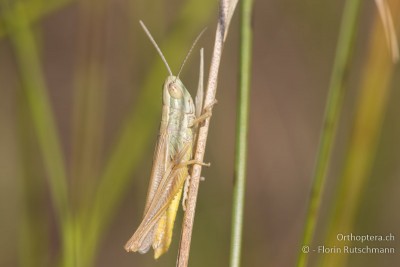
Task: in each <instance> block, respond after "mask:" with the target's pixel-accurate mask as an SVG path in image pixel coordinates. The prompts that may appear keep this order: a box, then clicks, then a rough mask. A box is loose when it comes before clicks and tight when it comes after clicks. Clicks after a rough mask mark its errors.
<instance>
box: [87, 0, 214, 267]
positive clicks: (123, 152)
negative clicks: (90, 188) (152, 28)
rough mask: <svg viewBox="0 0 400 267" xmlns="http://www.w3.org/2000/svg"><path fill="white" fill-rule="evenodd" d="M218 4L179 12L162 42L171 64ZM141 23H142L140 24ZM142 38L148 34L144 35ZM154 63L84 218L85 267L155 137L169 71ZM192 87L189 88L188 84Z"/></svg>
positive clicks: (190, 5) (176, 63)
mask: <svg viewBox="0 0 400 267" xmlns="http://www.w3.org/2000/svg"><path fill="white" fill-rule="evenodd" d="M215 5H216V3H214V1H211V0H208V1H203V2H198V1H195V0H191V1H188V2H187V3H186V4H185V6H184V7H183V8H182V10H181V11H180V16H179V19H178V20H177V22H176V25H177V26H176V27H174V29H176V30H175V31H173V32H171V34H170V35H169V36H168V37H167V38H166V41H165V42H164V43H162V44H161V47H162V50H163V53H164V54H165V55H166V56H167V57H168V60H169V64H170V65H171V67H172V68H173V69H174V66H175V68H176V69H177V68H178V66H179V64H180V63H181V60H182V54H181V51H186V50H187V49H188V47H190V44H191V42H192V41H193V38H194V36H193V34H194V33H196V32H197V30H198V29H201V28H202V27H204V24H205V22H206V20H207V19H208V18H209V16H210V15H211V12H209V11H210V10H213V9H214V8H215ZM137 25H139V23H138V24H137ZM143 38H145V36H144V35H143ZM154 58H156V60H155V63H154V64H153V68H152V69H151V71H150V72H149V74H148V75H147V76H146V78H145V79H144V83H143V87H142V91H141V93H140V95H139V97H138V99H137V101H136V102H135V103H134V104H135V107H134V109H133V110H132V113H131V114H130V115H129V117H128V118H127V120H126V122H125V124H124V126H123V127H122V130H121V132H120V136H119V137H118V139H117V140H116V142H115V146H114V149H113V150H112V152H111V156H110V158H109V159H108V161H107V164H106V166H105V168H104V172H103V174H102V177H101V180H100V185H99V188H98V190H97V191H96V195H95V199H94V204H93V207H92V208H91V209H90V212H89V213H87V214H82V220H83V221H84V222H87V225H86V227H85V229H86V230H87V232H86V233H87V235H88V236H87V238H86V239H85V247H86V248H85V252H84V254H85V257H86V259H85V260H84V264H85V266H86V265H87V266H90V265H91V261H92V260H93V254H94V253H95V250H96V247H97V246H98V243H99V239H100V234H101V232H102V231H103V230H104V228H105V226H106V225H107V224H108V223H109V221H110V219H111V216H112V214H113V211H114V210H115V207H116V206H117V205H118V204H119V202H120V201H121V200H122V198H123V196H124V195H125V193H126V191H127V190H128V188H129V184H130V183H131V181H132V178H131V176H130V175H131V174H132V171H133V170H134V169H135V168H136V167H137V166H138V164H139V163H140V161H141V156H142V152H143V151H144V150H145V149H148V148H149V146H148V145H149V143H150V141H151V138H150V137H151V136H155V135H154V134H153V133H155V130H156V127H157V120H159V116H160V111H161V101H160V99H161V89H160V88H161V86H162V82H163V79H164V78H165V75H166V71H165V67H164V65H163V64H162V62H161V61H160V60H159V59H158V58H157V57H156V56H155V57H154ZM189 88H190V87H189ZM189 90H190V89H189Z"/></svg>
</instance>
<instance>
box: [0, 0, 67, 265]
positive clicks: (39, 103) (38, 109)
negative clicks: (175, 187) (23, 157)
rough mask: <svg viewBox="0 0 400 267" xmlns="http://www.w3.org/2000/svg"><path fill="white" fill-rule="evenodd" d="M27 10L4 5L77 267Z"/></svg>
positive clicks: (58, 211)
mask: <svg viewBox="0 0 400 267" xmlns="http://www.w3.org/2000/svg"><path fill="white" fill-rule="evenodd" d="M25 8H26V7H25V6H24V4H23V3H22V2H20V1H14V2H13V5H10V4H9V3H6V2H4V1H2V2H1V11H2V13H1V17H2V18H3V20H4V21H3V22H4V24H5V26H6V29H7V32H8V33H9V36H10V38H11V41H12V45H13V49H14V52H15V56H16V61H17V64H18V68H19V74H20V78H21V84H22V89H23V93H24V95H25V96H26V98H27V105H28V108H27V109H22V111H23V110H25V111H28V112H29V114H27V115H26V117H30V119H31V120H32V123H33V126H34V129H35V131H36V137H37V139H38V145H39V147H40V152H41V154H42V156H43V163H44V166H45V169H46V173H47V177H48V182H49V185H50V194H51V198H52V200H53V202H54V208H55V212H56V216H57V219H58V220H57V221H58V223H59V226H60V230H61V233H62V250H63V255H65V254H67V255H69V257H68V264H67V265H65V266H73V262H74V255H73V240H72V239H73V238H72V236H71V235H70V232H69V229H71V222H72V220H71V213H70V209H69V202H68V188H67V181H66V178H67V175H66V169H65V165H64V156H63V153H62V150H61V144H60V140H59V135H58V132H57V127H56V123H55V120H54V116H53V112H52V108H51V105H50V100H49V97H48V95H47V89H46V85H45V81H44V77H43V72H42V66H41V62H40V59H39V54H38V49H37V46H36V43H35V38H34V35H33V32H32V30H31V26H30V24H29V21H28V19H27V18H28V13H27V12H26V9H25ZM20 103H21V102H20Z"/></svg>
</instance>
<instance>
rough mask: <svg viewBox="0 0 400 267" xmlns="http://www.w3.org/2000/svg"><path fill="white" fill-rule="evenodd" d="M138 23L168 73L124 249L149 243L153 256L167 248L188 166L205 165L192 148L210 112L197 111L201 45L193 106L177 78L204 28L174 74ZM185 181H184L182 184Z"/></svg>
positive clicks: (139, 248)
mask: <svg viewBox="0 0 400 267" xmlns="http://www.w3.org/2000/svg"><path fill="white" fill-rule="evenodd" d="M140 24H141V26H142V27H143V29H144V31H145V33H146V34H147V36H148V37H149V39H150V41H151V42H152V43H153V45H154V47H155V48H156V50H157V51H158V53H159V54H160V56H161V59H162V60H163V61H164V64H165V66H166V68H167V70H168V72H169V76H168V77H167V79H166V80H165V82H164V85H163V108H162V118H161V125H160V130H159V136H158V140H157V144H156V148H155V152H154V157H153V167H152V170H151V175H150V185H149V189H148V193H147V200H146V205H145V209H144V214H143V219H142V222H141V223H140V225H139V227H138V229H137V230H136V232H135V233H134V234H133V236H132V237H131V238H130V239H129V241H128V242H127V243H126V245H125V250H126V251H128V252H130V251H132V252H136V251H137V252H139V253H146V252H147V251H149V249H150V247H151V246H152V247H153V249H154V258H155V259H157V258H159V257H160V256H161V255H162V254H164V253H165V252H166V251H167V250H168V248H169V246H170V244H171V239H172V231H173V227H174V221H175V218H176V213H177V211H178V207H179V202H180V199H181V195H182V191H186V190H187V188H188V184H189V179H190V176H189V171H188V169H189V166H190V165H193V164H201V165H207V166H209V164H205V163H202V162H196V161H195V160H193V159H192V150H193V144H194V141H195V139H196V130H197V125H198V123H199V122H201V121H203V120H204V119H205V118H207V117H209V116H211V108H205V109H204V111H205V112H204V114H201V112H202V105H203V74H204V71H203V68H204V63H203V49H201V50H200V52H201V53H200V55H201V56H200V74H199V76H200V77H199V86H198V92H197V95H196V106H195V105H194V103H193V99H192V97H191V96H190V94H189V92H188V91H187V89H186V88H185V86H184V85H183V83H182V81H181V80H180V79H179V74H180V72H181V71H182V68H183V66H184V64H185V62H186V60H187V59H188V57H189V55H190V53H191V51H192V49H193V47H194V45H195V44H196V42H197V41H198V39H199V38H200V36H201V34H202V33H203V32H204V30H203V31H202V32H201V33H200V34H199V36H198V37H197V38H196V40H195V41H194V43H193V45H192V47H191V48H190V50H189V52H188V54H187V55H186V58H185V59H184V61H183V63H182V65H181V67H180V70H179V72H178V75H177V76H174V75H173V74H172V71H171V69H170V67H169V65H168V63H167V60H166V59H165V57H164V55H163V54H162V52H161V50H160V48H159V47H158V45H157V43H156V42H155V41H154V38H153V37H152V36H151V34H150V32H149V30H148V29H147V28H146V26H145V25H144V23H143V22H142V21H140ZM211 106H212V105H210V107H211ZM185 181H186V185H185V186H184V183H185ZM183 188H185V190H184V189H183ZM183 195H184V199H183V201H182V205H183V208H184V209H185V203H184V202H185V198H186V192H184V194H183Z"/></svg>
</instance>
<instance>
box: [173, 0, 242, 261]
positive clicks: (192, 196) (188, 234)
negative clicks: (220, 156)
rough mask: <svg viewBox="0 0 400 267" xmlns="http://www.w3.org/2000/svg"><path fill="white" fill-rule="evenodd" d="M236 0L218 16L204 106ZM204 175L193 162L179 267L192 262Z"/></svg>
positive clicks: (199, 148) (211, 97) (201, 146)
mask: <svg viewBox="0 0 400 267" xmlns="http://www.w3.org/2000/svg"><path fill="white" fill-rule="evenodd" d="M236 4H237V0H232V1H228V0H222V1H220V7H219V18H218V25H217V31H216V35H215V43H214V50H213V55H212V59H211V66H210V72H209V76H208V83H207V91H206V97H205V101H204V107H210V105H211V104H212V103H213V102H214V101H215V95H216V92H217V81H218V71H219V65H220V62H221V56H222V49H223V46H224V43H225V40H226V37H227V34H228V28H229V23H230V21H231V19H232V16H233V13H234V11H235V8H236ZM209 125H210V118H208V119H206V120H205V122H204V124H203V126H201V127H200V129H199V135H198V139H197V144H196V149H195V153H194V159H195V160H196V161H197V162H203V159H204V153H205V148H206V142H207V136H208V128H209ZM200 174H201V165H198V164H196V165H194V166H193V169H192V173H191V182H190V186H189V192H188V199H187V202H186V211H185V214H184V217H183V223H182V235H181V242H180V245H179V251H178V259H177V266H178V267H186V266H188V262H189V252H190V242H191V238H192V230H193V222H194V215H195V209H196V201H197V194H198V190H199V182H200Z"/></svg>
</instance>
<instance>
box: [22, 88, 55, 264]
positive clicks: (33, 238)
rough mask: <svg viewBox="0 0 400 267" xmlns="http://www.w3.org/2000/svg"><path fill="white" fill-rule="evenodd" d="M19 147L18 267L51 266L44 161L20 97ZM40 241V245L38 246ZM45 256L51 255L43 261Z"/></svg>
mask: <svg viewBox="0 0 400 267" xmlns="http://www.w3.org/2000/svg"><path fill="white" fill-rule="evenodd" d="M17 102H18V123H17V125H18V142H19V144H18V146H19V160H20V166H21V170H20V175H19V176H20V177H21V183H20V184H21V187H22V190H21V196H22V208H21V219H20V220H19V225H18V227H19V228H20V231H19V239H18V242H19V247H18V248H19V251H18V252H19V254H18V258H19V266H21V267H25V266H26V267H42V266H49V265H50V260H51V258H50V255H51V253H48V252H49V250H51V249H50V247H49V233H48V231H47V230H48V228H49V221H48V220H49V216H48V209H46V208H41V209H38V208H37V207H46V206H47V205H46V204H47V203H46V190H45V189H46V184H45V183H46V181H45V179H44V174H43V171H42V168H41V167H40V166H41V160H40V159H39V158H38V157H37V156H36V155H35V152H36V151H37V150H38V148H37V146H38V144H37V142H36V141H37V139H36V137H35V136H32V134H31V133H32V132H34V127H33V125H32V119H31V116H30V111H29V108H28V102H27V99H26V95H24V94H22V93H20V94H18V99H17ZM38 240H40V245H38ZM44 255H48V256H47V257H44Z"/></svg>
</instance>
